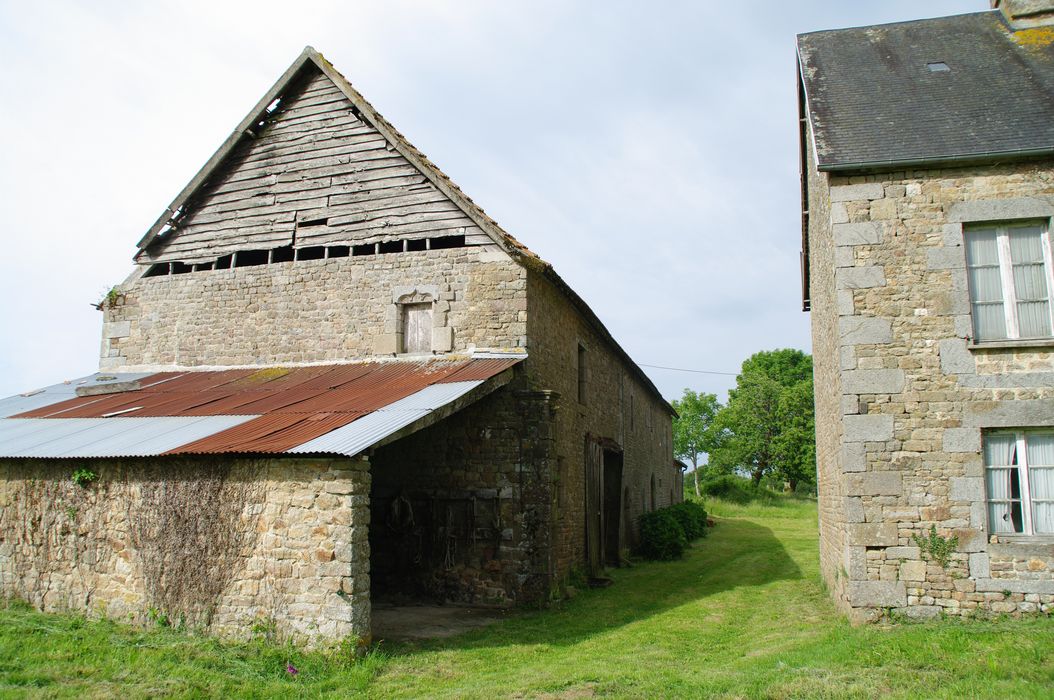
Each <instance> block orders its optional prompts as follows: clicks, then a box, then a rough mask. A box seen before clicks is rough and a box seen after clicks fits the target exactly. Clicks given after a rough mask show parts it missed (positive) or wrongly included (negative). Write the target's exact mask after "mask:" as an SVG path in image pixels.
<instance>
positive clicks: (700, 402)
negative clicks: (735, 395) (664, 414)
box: [673, 389, 721, 496]
mask: <svg viewBox="0 0 1054 700" xmlns="http://www.w3.org/2000/svg"><path fill="white" fill-rule="evenodd" d="M673 408H674V410H675V411H677V418H675V419H674V421H673V453H674V454H675V455H676V456H677V458H678V459H687V460H688V461H690V462H691V463H692V475H693V477H694V480H695V495H696V496H699V495H700V493H699V459H700V457H701V456H702V455H703V454H705V453H707V452H709V451H710V450H711V449H712V448H713V431H712V425H713V422H714V417H715V416H716V415H717V412H718V410H719V409H720V408H721V404H720V403H719V402H718V400H717V396H716V395H715V394H707V393H706V392H700V393H698V394H697V393H695V392H694V391H692V390H691V389H685V390H684V395H683V396H682V397H681V399H680V400H679V401H678V400H675V401H674V402H673Z"/></svg>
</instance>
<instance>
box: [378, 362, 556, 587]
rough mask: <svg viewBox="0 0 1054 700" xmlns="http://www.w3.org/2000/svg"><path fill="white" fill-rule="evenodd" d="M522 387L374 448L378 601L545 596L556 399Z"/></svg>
mask: <svg viewBox="0 0 1054 700" xmlns="http://www.w3.org/2000/svg"><path fill="white" fill-rule="evenodd" d="M524 379H525V378H524V377H523V376H522V375H521V376H520V377H519V379H518V380H514V382H513V383H512V384H510V385H507V386H505V387H503V388H502V389H499V390H498V391H496V392H495V393H493V394H491V395H490V396H487V397H485V398H483V399H481V400H480V401H478V402H476V403H475V404H472V405H471V406H468V407H467V408H465V409H463V410H462V411H459V412H458V413H456V414H454V415H453V416H451V417H449V418H447V419H446V420H444V421H443V422H441V423H438V424H436V425H433V426H431V427H429V428H425V429H424V430H421V431H419V432H417V433H414V434H413V435H410V436H409V437H406V438H403V439H401V440H399V441H397V442H394V443H392V444H390V445H387V446H384V447H381V448H378V449H377V450H376V452H375V453H374V455H373V457H372V458H371V463H372V465H373V472H374V482H373V493H372V503H373V520H372V522H371V531H370V543H371V551H372V568H373V571H374V577H373V581H374V587H373V596H374V599H375V600H378V601H383V600H384V599H385V598H386V597H391V596H393V595H394V596H395V597H396V598H398V597H399V596H401V595H411V596H414V597H424V598H431V599H434V600H437V601H439V602H448V601H453V602H464V603H472V604H483V605H497V606H508V605H513V604H517V603H523V602H531V601H538V600H543V601H544V600H545V599H546V598H547V596H548V593H549V589H550V584H551V576H552V569H551V563H550V554H551V551H550V532H549V528H548V523H549V512H548V506H549V503H550V502H551V496H550V490H551V487H552V479H551V470H552V467H553V462H554V461H555V459H554V453H553V442H554V436H553V429H554V422H553V415H554V412H555V410H556V407H555V397H553V396H551V395H549V394H547V393H544V392H541V393H538V392H533V391H529V390H526V382H525V381H524ZM407 506H409V510H407ZM408 513H409V515H408Z"/></svg>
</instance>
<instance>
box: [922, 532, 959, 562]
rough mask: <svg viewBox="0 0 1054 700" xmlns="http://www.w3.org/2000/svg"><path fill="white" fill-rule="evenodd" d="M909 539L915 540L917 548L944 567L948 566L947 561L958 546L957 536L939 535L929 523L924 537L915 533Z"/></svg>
mask: <svg viewBox="0 0 1054 700" xmlns="http://www.w3.org/2000/svg"><path fill="white" fill-rule="evenodd" d="M911 539H913V540H914V541H915V544H916V545H917V546H918V548H919V549H921V550H922V551H923V552H925V553H926V554H929V555H930V559H932V560H933V561H935V562H937V563H938V564H940V565H941V567H942V568H945V569H946V568H948V561H949V560H950V559H951V556H952V552H954V551H955V550H956V549H957V548H958V547H959V537H958V536H956V535H953V536H951V537H941V536H940V535H938V534H937V526H936V525H930V531H929V534H928V535H926V536H925V537H923V536H920V535H919V534H918V533H915V534H914V535H912V536H911Z"/></svg>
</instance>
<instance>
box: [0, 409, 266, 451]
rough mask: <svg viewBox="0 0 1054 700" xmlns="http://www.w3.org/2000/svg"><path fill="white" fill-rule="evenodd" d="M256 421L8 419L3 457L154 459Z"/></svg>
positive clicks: (1, 437)
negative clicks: (194, 442) (180, 447)
mask: <svg viewBox="0 0 1054 700" xmlns="http://www.w3.org/2000/svg"><path fill="white" fill-rule="evenodd" d="M256 417H257V416H200V417H189V416H165V417H155V418H120V417H117V418H8V419H5V420H0V457H33V458H62V457H151V456H155V455H160V454H163V453H165V452H167V451H169V450H173V449H175V448H177V447H179V446H181V445H185V444H187V443H189V442H192V441H194V440H199V439H201V438H203V437H206V436H208V435H213V434H215V433H217V432H219V431H221V430H226V429H228V428H232V427H234V426H236V425H240V424H241V423H244V422H246V421H249V420H252V419H254V418H256Z"/></svg>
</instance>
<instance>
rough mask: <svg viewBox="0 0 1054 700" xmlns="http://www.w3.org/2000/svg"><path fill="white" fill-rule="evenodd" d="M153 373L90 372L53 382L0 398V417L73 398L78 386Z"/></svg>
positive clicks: (129, 380) (114, 382) (132, 379)
mask: <svg viewBox="0 0 1054 700" xmlns="http://www.w3.org/2000/svg"><path fill="white" fill-rule="evenodd" d="M151 374H154V373H153V372H124V373H121V374H114V373H106V372H96V373H94V374H89V375H87V376H86V377H78V378H77V379H71V380H69V381H65V382H60V383H58V384H52V385H51V386H46V387H44V388H43V389H37V390H35V391H27V392H25V393H23V394H16V395H15V396H9V397H7V398H5V399H0V418H7V417H8V416H14V415H17V414H19V413H25V412H26V411H34V410H36V409H38V408H44V407H45V406H50V405H52V404H56V403H59V402H62V401H66V400H67V399H72V398H73V397H74V396H76V395H77V387H80V386H105V385H107V384H119V383H121V382H131V381H135V380H137V379H143V378H144V377H149V376H150V375H151ZM100 378H102V379H100Z"/></svg>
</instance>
